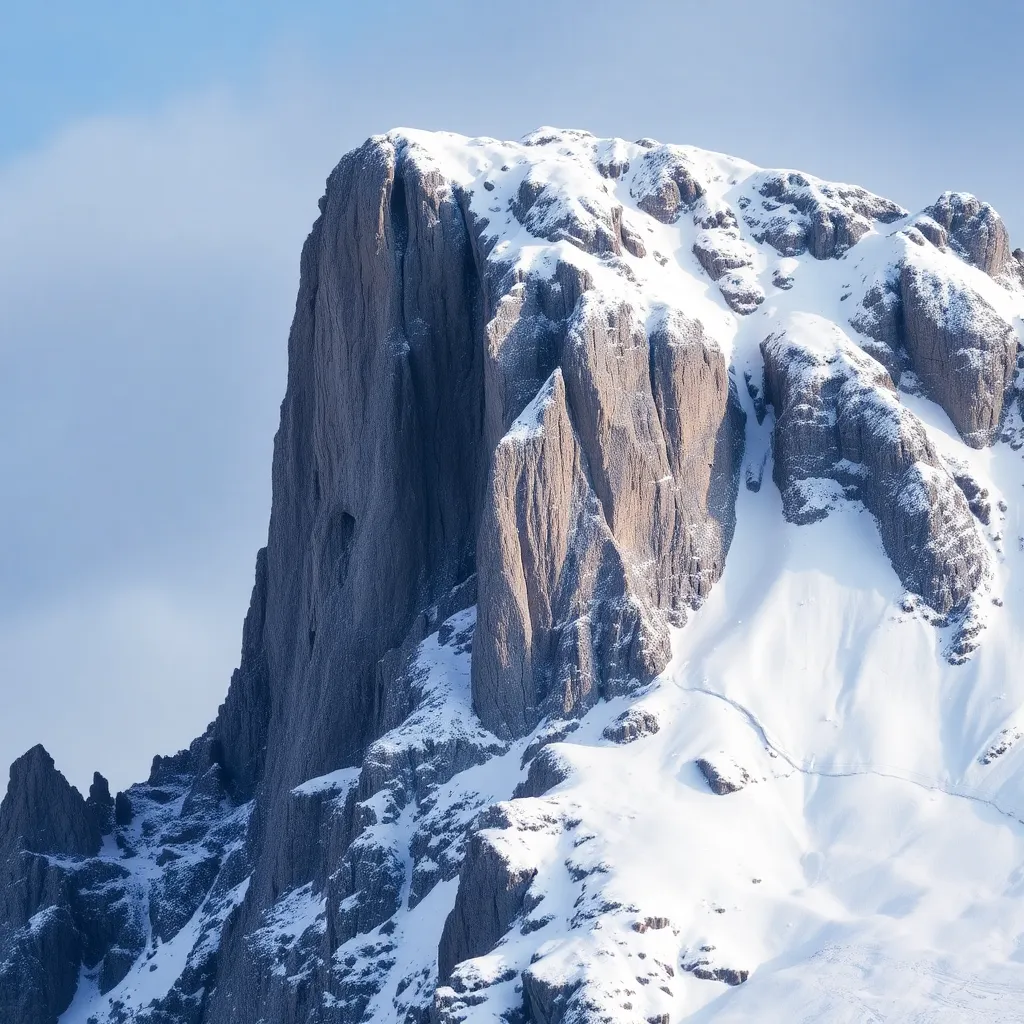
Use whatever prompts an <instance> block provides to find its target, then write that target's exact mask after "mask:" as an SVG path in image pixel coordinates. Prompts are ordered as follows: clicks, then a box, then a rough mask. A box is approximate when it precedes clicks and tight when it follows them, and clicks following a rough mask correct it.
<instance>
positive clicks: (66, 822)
mask: <svg viewBox="0 0 1024 1024" xmlns="http://www.w3.org/2000/svg"><path fill="white" fill-rule="evenodd" d="M99 848H100V830H99V827H98V826H97V823H96V819H95V818H94V817H93V815H92V814H90V812H89V809H88V808H87V807H86V802H85V800H84V799H83V798H82V795H81V793H79V792H78V790H77V789H75V787H74V786H72V785H70V784H69V783H68V781H67V779H65V778H64V776H63V775H61V773H60V772H59V771H57V769H56V768H55V767H54V764H53V758H52V757H50V755H49V754H48V753H47V752H46V751H45V750H44V749H43V748H42V747H41V746H35V747H33V748H32V749H31V750H29V751H28V752H27V753H26V754H23V755H22V756H21V757H19V758H18V760H17V761H15V762H14V764H12V765H11V777H10V782H9V783H8V786H7V795H6V796H5V797H4V799H3V803H0V855H7V854H9V853H10V852H12V851H14V850H27V851H29V852H31V853H56V854H64V855H68V856H72V857H88V856H91V855H92V854H94V853H96V852H97V851H98V850H99Z"/></svg>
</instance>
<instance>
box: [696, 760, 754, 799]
mask: <svg viewBox="0 0 1024 1024" xmlns="http://www.w3.org/2000/svg"><path fill="white" fill-rule="evenodd" d="M696 764H697V768H698V769H699V771H700V773H701V775H703V776H704V780H705V781H706V782H707V784H708V788H709V789H710V790H711V792H712V793H715V794H717V795H718V796H725V795H726V794H728V793H738V792H739V791H740V790H741V789H744V788H745V787H746V786H747V784H748V783H749V782H750V781H751V780H750V775H749V773H748V772H747V771H746V770H745V769H743V768H739V767H736V766H732V769H731V770H729V769H725V768H723V766H722V765H719V764H715V762H713V761H710V760H708V759H707V758H705V757H700V758H698V759H697V761H696Z"/></svg>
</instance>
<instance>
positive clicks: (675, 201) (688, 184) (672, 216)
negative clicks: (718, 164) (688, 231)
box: [630, 140, 706, 224]
mask: <svg viewBox="0 0 1024 1024" xmlns="http://www.w3.org/2000/svg"><path fill="white" fill-rule="evenodd" d="M646 141H650V140H646ZM640 145H645V140H641V142H640ZM705 191H706V189H705V186H704V184H703V182H701V181H700V180H699V179H698V178H697V176H696V174H695V172H694V170H693V168H692V166H691V165H690V162H689V161H688V160H687V158H686V156H685V155H684V154H682V153H680V152H679V150H678V149H677V148H675V147H673V146H662V145H659V144H658V143H655V142H651V144H650V146H647V152H646V153H644V155H643V159H642V160H641V162H640V166H639V167H638V168H637V169H636V172H635V174H634V176H633V181H632V184H631V186H630V194H631V195H632V197H633V198H634V199H635V200H636V204H637V206H639V207H640V209H641V210H643V211H644V213H647V214H650V215H651V216H652V217H654V218H655V220H660V221H661V222H662V223H663V224H672V223H673V222H674V221H675V220H677V219H678V217H679V215H680V214H681V213H682V212H683V211H684V210H690V209H692V208H693V206H694V204H695V203H696V202H697V200H699V199H700V198H701V197H702V196H703V195H704V193H705Z"/></svg>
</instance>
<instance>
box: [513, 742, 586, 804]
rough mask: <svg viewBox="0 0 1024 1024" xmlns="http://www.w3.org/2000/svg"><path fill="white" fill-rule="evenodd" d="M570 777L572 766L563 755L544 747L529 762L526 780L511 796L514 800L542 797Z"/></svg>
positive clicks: (552, 748)
mask: <svg viewBox="0 0 1024 1024" xmlns="http://www.w3.org/2000/svg"><path fill="white" fill-rule="evenodd" d="M571 777H572V764H571V763H570V762H569V760H568V759H567V758H566V757H565V755H564V754H561V753H559V752H558V751H557V750H555V748H554V747H544V748H542V749H541V751H540V752H539V753H538V754H537V756H536V757H535V758H534V759H533V760H532V761H531V762H530V770H529V772H528V773H527V776H526V778H525V779H524V780H523V781H522V782H520V783H519V785H518V786H516V788H515V792H513V794H512V796H513V798H514V799H519V798H520V797H531V796H543V795H544V794H545V793H547V792H548V791H549V790H552V789H554V788H555V786H559V785H561V784H562V783H563V782H565V781H566V779H569V778H571Z"/></svg>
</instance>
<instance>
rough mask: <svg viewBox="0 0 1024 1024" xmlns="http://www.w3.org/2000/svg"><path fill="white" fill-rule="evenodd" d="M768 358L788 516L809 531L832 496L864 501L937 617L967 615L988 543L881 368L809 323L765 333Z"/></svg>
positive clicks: (898, 564) (902, 570) (778, 477)
mask: <svg viewBox="0 0 1024 1024" xmlns="http://www.w3.org/2000/svg"><path fill="white" fill-rule="evenodd" d="M812 332H813V342H812V341H811V334H812ZM761 351H762V353H763V356H764V364H765V385H766V390H767V396H768V399H769V401H771V403H772V405H773V406H774V408H775V417H776V419H775V430H774V435H773V442H774V456H775V468H774V471H773V472H774V477H775V482H776V483H777V484H778V487H779V490H780V491H781V492H782V501H783V509H784V511H785V514H786V517H787V518H788V519H790V520H791V521H792V522H798V523H807V522H813V521H814V520H816V519H820V518H822V517H824V516H825V515H827V514H828V511H829V509H830V507H831V505H832V504H833V503H834V502H835V501H836V500H837V499H841V498H843V497H849V498H855V499H858V500H861V501H863V502H864V504H865V505H866V506H867V507H868V509H870V510H871V512H872V514H873V515H874V517H875V520H876V521H877V523H878V529H879V534H880V536H881V539H882V544H883V546H884V547H885V550H886V553H887V554H888V556H889V558H890V560H891V561H892V564H893V567H894V568H895V570H896V572H897V573H898V574H899V577H900V579H901V580H902V581H903V583H904V585H905V586H906V587H907V588H908V589H910V590H912V591H914V592H915V593H918V594H921V595H922V596H923V597H924V599H925V600H926V601H927V602H928V604H929V605H931V606H932V607H933V608H935V609H936V610H937V611H939V612H940V613H946V612H950V611H952V610H954V609H958V610H963V609H964V608H965V606H966V604H967V602H968V601H969V599H970V598H971V595H972V594H973V593H974V591H975V589H976V588H977V587H978V585H979V584H980V583H981V581H982V580H983V579H984V577H985V575H986V572H987V564H988V559H987V555H986V553H985V549H984V545H983V544H982V542H981V538H980V537H979V536H978V532H977V529H976V528H975V526H974V521H973V518H972V515H971V510H970V508H969V507H968V504H967V499H966V498H965V496H964V493H963V491H962V490H961V489H960V488H959V487H958V486H957V484H956V481H955V480H954V479H953V477H952V475H951V474H950V472H949V470H948V469H946V467H945V466H944V465H943V464H942V463H941V462H940V460H939V457H938V455H937V454H936V452H935V449H934V447H933V446H932V444H931V442H930V441H929V440H928V436H927V434H926V432H925V430H924V427H923V426H922V424H921V423H920V421H919V420H918V419H917V417H916V416H914V415H913V413H911V412H910V411H909V410H908V409H906V408H905V407H904V406H903V405H901V404H900V401H899V398H898V397H897V394H896V389H895V387H894V385H893V383H892V380H891V379H890V377H889V375H888V373H887V372H886V371H885V369H884V368H883V367H882V366H881V364H879V363H878V362H876V361H875V360H874V359H872V358H871V357H870V356H868V355H867V354H865V353H863V352H862V351H860V350H859V349H858V348H857V346H855V345H854V344H853V343H852V342H851V341H850V340H849V339H848V338H847V337H846V336H845V335H844V334H843V333H842V332H841V331H840V330H839V329H838V328H837V327H835V326H834V325H826V324H825V323H822V322H820V321H815V320H814V319H813V318H804V319H802V320H799V321H797V322H796V323H795V324H794V325H793V326H792V328H791V330H790V331H786V332H782V333H779V334H774V335H771V336H769V337H768V338H767V339H765V341H764V342H763V343H762V345H761Z"/></svg>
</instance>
